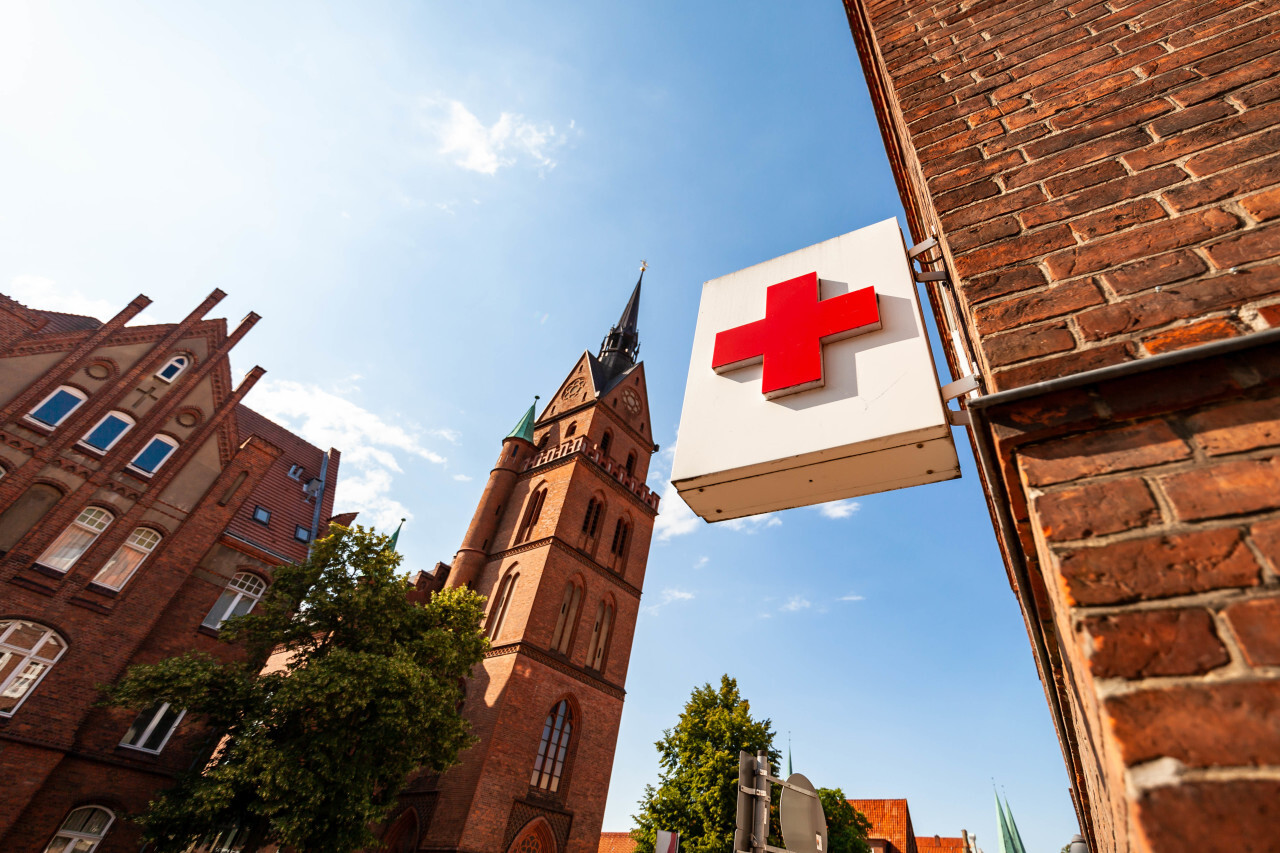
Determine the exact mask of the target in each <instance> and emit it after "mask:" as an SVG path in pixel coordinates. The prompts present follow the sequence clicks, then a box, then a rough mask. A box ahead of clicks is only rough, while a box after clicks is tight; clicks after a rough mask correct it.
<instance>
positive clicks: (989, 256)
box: [845, 0, 1280, 853]
mask: <svg viewBox="0 0 1280 853" xmlns="http://www.w3.org/2000/svg"><path fill="white" fill-rule="evenodd" d="M845 5H846V9H847V11H848V13H849V21H850V25H851V29H852V32H853V36H854V40H855V42H856V43H857V46H858V50H859V53H860V56H861V59H862V63H863V68H864V70H865V71H866V75H867V80H868V84H869V86H870V88H871V93H872V100H873V102H874V103H875V106H876V111H877V115H878V117H879V121H880V127H881V131H882V133H883V136H884V139H885V143H886V148H887V150H888V153H889V157H890V162H891V164H892V166H893V169H894V174H895V177H896V179H897V182H898V186H899V189H900V192H901V194H902V198H903V202H904V205H905V206H906V209H907V213H908V224H909V227H910V229H911V231H912V234H913V235H914V236H915V237H916V239H923V238H924V237H926V236H929V235H932V234H936V235H937V236H938V238H939V243H940V246H941V257H939V258H938V259H937V260H936V261H934V262H933V268H935V269H938V268H942V267H945V268H946V269H947V270H948V271H950V273H951V277H952V279H953V286H951V287H948V286H945V285H937V286H932V285H931V289H930V297H931V301H932V303H933V305H934V313H935V318H936V319H937V320H938V321H939V323H940V324H941V325H943V326H946V327H948V328H950V329H951V330H954V331H955V332H956V333H957V336H958V337H959V338H960V340H961V341H962V342H963V344H964V346H963V348H961V349H954V348H953V349H951V351H949V352H948V360H949V363H950V366H951V368H952V371H953V372H954V373H957V374H959V373H964V372H969V370H970V367H969V365H970V364H972V365H974V366H975V367H976V369H977V370H978V372H980V373H981V375H982V377H983V381H984V385H985V390H986V391H987V392H988V395H989V396H987V397H986V398H981V397H978V398H974V399H971V400H969V401H967V405H968V406H969V408H970V413H971V415H972V418H973V423H972V430H971V436H972V437H973V439H974V444H975V448H976V450H977V452H978V456H979V464H980V471H981V473H982V476H983V480H984V485H985V487H986V489H987V491H988V495H989V497H990V506H991V509H992V515H993V520H994V521H995V524H996V528H997V531H998V533H999V535H1000V538H1001V545H1002V549H1003V551H1004V555H1005V558H1006V563H1007V567H1008V573H1009V580H1010V583H1011V586H1012V587H1013V590H1014V592H1015V594H1016V595H1017V597H1018V601H1019V604H1020V606H1021V607H1022V609H1023V612H1024V615H1025V617H1026V620H1027V626H1028V631H1029V634H1030V638H1031V640H1032V646H1033V650H1034V652H1035V658H1036V662H1037V666H1038V667H1039V669H1040V675H1041V678H1042V681H1043V682H1044V685H1045V691H1046V696H1047V698H1048V700H1049V705H1050V709H1051V712H1052V715H1053V719H1054V722H1055V725H1056V727H1057V729H1058V735H1059V738H1060V740H1061V742H1062V746H1063V751H1064V755H1065V756H1066V759H1067V764H1068V770H1069V773H1070V776H1071V780H1072V788H1073V796H1074V799H1075V803H1076V807H1077V811H1078V813H1079V816H1080V821H1081V826H1082V831H1083V832H1084V834H1085V835H1086V837H1087V838H1088V841H1089V843H1090V846H1091V849H1093V850H1094V851H1096V853H1103V851H1112V850H1118V851H1146V850H1158V851H1166V850H1169V851H1171V850H1183V849H1198V850H1243V849H1270V848H1271V847H1274V837H1275V826H1276V819H1277V812H1276V805H1275V804H1276V782H1275V779H1276V774H1277V772H1280V770H1278V768H1280V728H1278V727H1277V724H1276V720H1277V719H1278V718H1280V715H1278V714H1277V707H1278V706H1277V701H1280V700H1278V699H1277V696H1278V694H1277V684H1280V678H1278V676H1277V670H1276V669H1275V666H1276V662H1277V660H1278V659H1280V658H1278V657H1277V649H1278V648H1280V621H1277V620H1276V618H1275V617H1276V615H1277V610H1278V609H1280V608H1277V607H1276V605H1275V601H1276V598H1277V592H1280V576H1278V575H1277V570H1278V569H1280V562H1278V561H1280V537H1278V536H1277V535H1276V530H1277V528H1278V527H1280V497H1277V496H1280V488H1277V474H1280V394H1278V393H1277V386H1278V385H1280V355H1277V344H1280V332H1277V331H1276V326H1277V324H1278V323H1280V263H1278V261H1280V230H1278V228H1277V224H1276V219H1277V215H1280V206H1278V205H1277V202H1276V200H1277V198H1278V197H1280V160H1278V159H1277V156H1276V151H1277V146H1278V145H1280V100H1277V99H1280V86H1277V85H1276V82H1275V81H1276V80H1277V79H1278V78H1280V39H1278V38H1277V33H1278V32H1280V8H1278V7H1277V6H1276V4H1275V3H1271V2H1245V3H1241V2H1226V0H1000V1H999V2H997V0H963V2H960V0H950V2H930V0H921V1H920V2H915V1H914V0H846V4H845ZM993 392H996V393H994V394H993ZM999 392H1004V393H999Z"/></svg>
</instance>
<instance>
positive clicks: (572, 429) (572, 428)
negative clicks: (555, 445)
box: [564, 422, 578, 438]
mask: <svg viewBox="0 0 1280 853" xmlns="http://www.w3.org/2000/svg"><path fill="white" fill-rule="evenodd" d="M577 431H578V424H577V422H574V423H571V424H569V428H568V429H567V430H565V431H564V437H565V438H568V437H569V436H571V435H573V434H574V433H575V432H577Z"/></svg>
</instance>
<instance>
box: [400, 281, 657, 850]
mask: <svg viewBox="0 0 1280 853" xmlns="http://www.w3.org/2000/svg"><path fill="white" fill-rule="evenodd" d="M641 275H642V277H643V273H642V274H641ZM639 310H640V283H639V282H637V284H636V287H635V290H634V291H633V292H632V294H631V298H630V300H629V301H628V302H627V305H626V308H625V310H624V311H623V313H622V317H621V319H620V320H619V321H618V324H617V325H616V326H614V327H613V328H612V329H611V330H610V332H609V334H608V335H607V336H606V337H605V339H604V343H603V345H602V346H601V349H600V352H599V355H598V356H594V355H591V354H590V353H589V352H584V353H583V354H582V357H581V358H579V359H578V361H577V363H576V364H575V365H574V366H573V368H572V370H570V371H569V374H568V376H567V377H566V378H565V380H564V382H563V383H562V384H561V385H560V388H559V390H557V391H556V393H555V395H554V396H553V397H552V398H551V400H550V402H549V403H548V404H547V406H546V407H545V408H544V409H543V411H542V414H541V416H538V417H536V418H535V414H536V412H535V408H534V407H530V409H529V411H528V412H526V413H525V415H524V417H523V418H522V419H521V420H520V422H519V423H518V424H517V425H516V428H515V429H514V430H512V432H511V434H510V435H508V436H507V437H506V438H505V439H504V440H503V442H502V450H501V453H500V454H499V456H498V460H497V462H496V464H495V466H494V468H493V470H492V472H490V474H489V480H488V482H487V483H486V484H485V488H484V492H483V495H482V496H481V499H480V504H479V506H478V507H476V511H475V515H474V517H473V518H472V521H471V525H470V527H469V528H468V529H467V532H466V536H465V537H464V538H463V541H462V547H461V548H459V550H458V552H457V555H456V556H455V557H454V558H453V561H452V563H451V564H449V565H444V564H439V565H437V567H436V569H435V572H434V573H433V574H428V573H425V572H424V573H421V574H420V575H419V578H418V582H417V587H418V589H419V590H420V591H421V593H422V594H429V593H430V592H431V591H433V590H435V589H438V588H441V587H444V586H447V587H458V586H468V587H471V588H473V589H476V590H478V591H480V592H482V593H484V594H485V595H486V596H488V599H489V602H488V612H487V614H486V616H485V622H484V629H485V633H486V634H487V635H488V637H489V639H490V642H491V644H492V647H491V648H490V650H489V651H488V652H487V653H486V656H485V659H484V661H483V663H482V664H481V666H480V667H479V668H478V670H477V671H476V673H475V674H474V675H473V676H472V678H471V680H470V682H469V684H468V688H467V697H466V703H465V705H464V707H463V713H464V714H465V715H466V717H467V718H468V719H469V720H470V722H471V725H472V733H473V734H475V735H477V736H478V737H479V739H480V741H479V743H478V744H477V745H475V746H474V747H472V748H471V749H469V750H467V751H466V752H464V753H463V755H462V758H461V763H460V764H459V765H458V766H456V767H453V768H451V769H449V770H448V771H447V772H445V773H444V774H443V775H441V776H435V775H424V776H422V777H420V778H418V779H416V780H414V781H413V782H411V783H410V785H409V786H408V788H407V790H406V791H405V793H404V795H403V796H402V803H401V807H400V809H399V810H398V812H396V813H393V814H392V815H391V818H390V820H389V821H388V827H387V829H386V831H385V833H384V834H383V838H384V839H385V843H386V846H387V849H389V850H393V851H411V850H432V851H446V850H447V851H477V852H478V851H484V853H500V851H508V850H509V851H518V853H563V852H564V851H569V853H594V851H595V850H596V847H597V845H598V843H599V837H600V825H601V823H602V821H603V819H604V806H605V797H606V795H607V793H608V790H609V776H610V773H611V772H612V770H613V753H614V746H615V744H616V742H617V737H618V725H619V722H620V718H621V715H622V701H623V696H624V686H625V684H626V677H627V665H628V662H629V660H630V655H631V641H632V635H633V632H634V629H635V622H636V615H637V611H638V609H639V605H640V590H641V588H642V586H643V585H644V572H645V563H646V561H647V560H648V556H649V540H650V537H651V535H652V533H653V520H654V517H655V516H656V515H657V511H658V496H657V495H656V494H654V493H652V492H651V491H649V488H648V487H647V486H646V485H645V477H646V475H647V474H648V470H649V459H650V456H651V455H652V454H653V453H654V452H655V451H656V450H657V449H658V446H657V445H656V444H655V443H654V442H653V438H652V432H653V431H652V426H651V425H650V422H649V407H648V393H647V391H646V387H645V375H644V364H643V363H637V361H636V356H637V353H638V350H639V345H640V341H639V336H638V333H637V319H638V316H639Z"/></svg>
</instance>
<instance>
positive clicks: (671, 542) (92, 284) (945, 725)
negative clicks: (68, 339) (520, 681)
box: [0, 0, 1076, 853]
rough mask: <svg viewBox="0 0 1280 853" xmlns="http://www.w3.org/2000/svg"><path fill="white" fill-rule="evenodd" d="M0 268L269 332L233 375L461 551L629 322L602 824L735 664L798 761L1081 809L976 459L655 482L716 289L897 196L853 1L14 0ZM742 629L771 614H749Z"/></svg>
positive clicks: (421, 530) (937, 819) (972, 819)
mask: <svg viewBox="0 0 1280 853" xmlns="http://www.w3.org/2000/svg"><path fill="white" fill-rule="evenodd" d="M0 186H2V187H4V191H3V195H2V197H0V288H2V289H4V291H5V292H8V293H10V294H11V295H14V296H15V297H17V298H19V299H21V300H22V301H24V302H27V303H28V304H32V305H34V306H37V307H44V308H51V309H55V310H65V311H78V312H84V313H96V314H98V315H99V316H105V315H108V314H111V313H114V312H115V311H116V310H118V309H119V307H121V306H122V305H123V304H124V303H125V302H126V301H127V300H128V299H130V298H131V297H133V296H134V295H136V294H137V293H140V292H141V293H146V294H147V295H149V296H150V297H152V298H153V299H154V300H155V304H154V305H153V306H152V308H151V309H149V311H148V315H149V316H150V317H152V318H154V319H156V320H161V321H168V320H175V319H177V318H179V317H180V316H182V315H183V314H185V313H186V312H187V311H188V310H190V308H191V307H193V306H194V305H195V304H196V303H197V302H198V301H199V300H200V299H201V298H202V297H203V296H204V295H205V294H206V293H207V292H208V291H210V290H212V289H213V288H215V287H220V288H222V289H223V290H225V291H227V292H228V294H229V297H228V298H227V299H226V300H225V301H224V303H223V304H222V305H221V306H219V308H218V310H217V312H216V313H217V314H218V315H220V316H227V317H229V318H230V319H231V320H232V321H233V322H234V321H235V320H238V319H239V318H240V317H242V316H243V315H244V314H245V313H247V312H248V311H250V310H253V311H257V312H258V313H260V314H261V315H263V318H264V319H263V321H262V322H261V323H260V324H259V325H258V326H257V327H256V328H255V329H254V330H253V332H252V333H251V334H250V335H249V337H248V338H247V339H246V340H245V341H244V342H243V343H242V344H241V345H240V346H239V347H238V348H237V350H236V351H235V353H234V361H233V363H234V367H235V370H236V371H237V372H238V373H243V372H244V371H247V370H248V369H249V368H250V367H252V366H253V365H254V364H262V365H263V366H264V367H266V368H267V369H268V374H267V377H266V378H265V379H264V380H263V381H262V383H260V385H259V386H258V388H256V389H255V390H254V391H253V393H252V394H251V396H250V398H249V401H248V402H249V403H250V405H252V406H255V407H257V408H259V409H260V410H262V411H263V412H264V413H266V414H268V415H271V416H273V417H275V418H277V419H279V420H281V421H283V422H285V423H287V424H288V425H290V426H292V427H293V428H295V429H296V430H298V431H300V432H301V433H303V434H304V435H305V436H306V437H308V438H309V439H311V440H312V441H314V442H316V443H320V444H326V445H327V444H332V445H334V446H337V447H339V448H340V449H341V450H342V451H343V453H344V457H343V465H342V485H341V487H340V492H339V509H359V510H362V519H363V520H365V521H367V522H368V521H372V522H375V523H378V524H382V525H387V524H392V523H394V521H395V520H397V519H399V518H400V517H401V516H407V517H408V518H409V519H410V521H409V523H408V524H407V525H406V528H405V533H404V535H403V536H402V538H401V540H400V541H401V544H402V550H403V551H404V553H405V554H406V558H407V559H406V565H407V566H408V567H409V568H410V569H413V570H416V569H418V568H429V567H431V566H432V565H434V564H435V562H436V561H437V560H440V559H445V560H447V559H448V558H449V557H450V556H451V555H452V554H453V552H454V550H455V549H456V548H457V544H458V541H459V538H460V536H461V534H462V532H463V530H464V529H465V527H466V524H467V522H468V521H469V519H470V515H471V512H472V509H473V508H474V506H475V503H476V501H477V499H478V497H479V493H480V489H481V487H482V485H483V480H484V478H485V476H486V475H487V472H488V470H489V467H490V466H491V463H492V461H493V459H494V457H495V455H496V453H497V451H498V448H499V442H500V439H501V437H502V436H503V435H505V434H506V432H507V431H508V430H509V429H510V427H511V426H512V425H513V424H514V423H515V421H516V420H517V418H518V417H519V416H520V414H521V412H522V411H523V409H524V407H526V406H527V405H528V403H529V401H530V399H531V397H532V395H533V394H542V395H543V397H544V399H545V398H546V397H547V396H548V395H550V394H551V393H553V392H554V390H555V388H556V387H557V385H558V384H559V382H560V380H561V379H562V377H563V375H564V374H565V373H566V372H567V371H568V370H569V368H570V367H571V366H572V364H573V362H574V360H575V358H576V357H577V355H578V354H579V353H580V352H581V351H582V350H583V349H584V348H590V349H595V348H596V347H598V346H599V343H600V339H601V337H602V336H603V334H604V332H605V331H606V330H607V328H608V326H609V324H610V323H611V322H612V321H614V320H615V319H616V317H617V315H618V313H619V311H620V310H621V308H622V305H623V303H624V301H625V299H626V297H627V294H628V292H629V290H630V288H631V286H632V284H633V283H634V281H635V276H636V270H637V267H638V264H639V261H640V259H641V258H646V259H647V260H648V261H649V263H650V271H649V272H648V273H647V274H646V279H645V294H644V303H643V306H642V313H641V341H642V350H641V354H642V356H643V358H644V360H645V362H646V368H647V373H648V381H649V388H650V393H651V395H652V397H651V401H650V402H651V407H652V411H653V426H654V431H655V437H656V439H657V440H658V442H659V443H660V444H661V445H662V447H663V452H662V454H660V455H659V456H658V457H657V458H656V459H655V464H654V466H653V476H652V477H651V478H650V485H651V487H653V488H654V489H656V490H659V491H663V492H665V500H664V503H663V508H664V513H663V515H662V516H661V518H660V526H659V530H658V535H657V537H656V538H655V542H654V547H653V550H652V554H651V557H650V561H649V569H648V577H647V580H646V583H645V598H644V605H645V610H644V612H643V614H642V616H641V619H640V623H639V625H638V627H637V632H636V641H635V648H634V651H633V656H632V664H631V672H630V675H629V680H628V684H627V689H628V700H627V705H626V710H625V713H624V716H623V724H622V731H621V733H620V736H619V743H618V753H617V761H616V762H615V766H614V773H613V785H612V789H611V791H610V796H609V805H608V811H607V814H606V819H605V828H606V829H609V830H623V829H628V828H629V827H630V825H631V824H630V815H631V813H632V812H633V811H634V807H635V802H636V800H637V799H638V798H639V796H640V794H641V790H642V788H643V786H644V784H645V783H646V782H650V781H653V780H654V779H655V778H656V773H657V762H656V753H655V751H654V749H653V742H654V741H655V740H657V739H658V738H659V737H660V736H661V733H662V729H663V728H665V727H668V726H670V725H671V724H672V723H673V722H674V720H675V718H676V715H677V714H678V712H679V710H680V707H681V705H682V704H683V702H684V700H685V699H686V698H687V696H688V694H689V691H690V690H691V689H692V688H693V687H694V686H695V685H697V684H700V683H702V682H706V681H715V680H716V679H718V677H719V675H720V674H721V673H723V672H728V673H730V674H732V675H734V676H736V677H737V678H738V680H739V683H740V685H741V687H742V690H743V692H744V694H745V695H746V696H747V697H748V698H750V700H751V702H752V707H753V709H754V711H755V713H757V714H758V715H761V716H768V717H770V718H771V719H772V720H773V722H774V726H775V728H776V730H777V731H778V733H779V735H780V740H779V743H780V744H781V745H784V746H785V740H786V736H787V732H790V733H791V738H792V744H793V751H794V755H795V765H796V769H797V770H799V771H802V772H804V773H806V774H807V775H808V776H809V777H810V778H811V779H813V780H815V782H817V783H818V784H821V785H829V786H833V787H834V786H839V787H842V788H843V789H844V790H845V792H846V793H847V794H848V795H849V796H855V797H903V796H905V797H907V798H908V800H909V802H910V806H911V811H912V817H913V822H914V824H915V828H916V830H917V832H918V833H920V834H929V835H932V834H935V833H936V834H942V835H956V834H958V833H959V831H960V829H961V828H962V827H963V828H966V829H968V830H970V831H971V832H977V833H978V837H979V843H980V844H981V846H983V847H984V848H986V850H987V851H989V853H994V851H995V850H996V849H997V843H996V839H995V836H994V834H993V833H994V825H995V816H994V811H993V809H992V805H991V785H992V780H993V779H994V780H995V782H996V783H997V784H998V785H1000V786H1002V787H1003V788H1004V789H1005V790H1007V792H1008V795H1009V798H1010V801H1011V803H1012V805H1013V808H1014V812H1015V813H1016V815H1017V818H1018V821H1019V825H1020V827H1021V829H1022V834H1023V837H1024V838H1025V839H1026V840H1027V842H1028V846H1029V849H1032V850H1043V851H1056V850H1058V849H1059V848H1060V847H1061V846H1062V845H1063V844H1064V843H1065V842H1066V841H1067V840H1068V839H1069V838H1070V836H1071V835H1072V833H1073V832H1075V831H1076V829H1075V819H1074V815H1073V813H1072V810H1071V806H1070V800H1069V798H1068V794H1067V787H1068V781H1067V777H1066V773H1065V771H1064V769H1063V765H1062V759H1061V754H1060V752H1059V750H1058V746H1057V742H1056V739H1055V737H1054V734H1053V730H1052V727H1051V725H1050V722H1049V715H1048V711H1047V709H1046V706H1045V701H1044V694H1043V691H1042V690H1041V687H1040V684H1039V682H1038V681H1037V679H1036V676H1035V671H1034V666H1033V663H1032V658H1031V653H1030V648H1029V645H1028V642H1027V637H1026V632H1025V630H1024V628H1023V625H1022V620H1021V616H1020V615H1019V612H1018V609H1017V606H1016V603H1015V601H1014V597H1013V595H1012V593H1011V592H1010V591H1009V588H1008V584H1007V582H1006V580H1005V574H1004V568H1003V566H1002V564H1001V561H1000V558H999V555H998V553H997V550H996V546H995V541H994V538H993V535H992V532H991V526H990V521H989V519H988V516H987V513H986V509H985V507H984V504H983V499H982V495H981V492H980V490H979V486H978V480H977V477H976V474H975V472H974V469H973V465H972V461H971V460H972V456H971V454H970V453H969V451H968V448H967V447H966V446H963V436H961V435H960V434H959V433H957V436H958V439H959V440H960V442H961V445H962V446H961V458H962V460H963V461H964V464H965V471H964V474H965V476H964V478H963V479H961V480H959V481H953V482H949V483H943V484H938V485H933V486H927V487H921V488H917V489H912V490H908V491H903V492H895V493H889V494H884V495H877V496H871V497H867V498H862V499H859V500H858V501H856V502H848V503H843V504H839V505H832V506H828V507H826V508H825V509H802V510H793V511H790V512H785V513H781V514H778V515H774V516H770V517H768V518H765V519H757V520H750V521H744V522H742V523H738V524H735V525H733V526H730V525H718V526H715V527H709V526H706V525H704V524H702V523H701V522H700V521H695V520H693V519H691V518H690V517H689V515H688V514H687V511H683V512H682V510H684V508H683V506H682V505H681V504H680V503H679V499H678V498H677V497H675V496H674V493H672V492H670V491H669V490H668V489H665V488H664V476H665V474H666V473H667V471H668V470H669V466H670V456H669V451H670V448H671V446H672V445H673V444H674V442H675V439H676V434H677V427H678V419H679V414H680V402H681V395H682V386H683V381H684V376H685V374H686V371H687V364H688V354H689V347H690V342H691V340H692V334H693V325H694V319H695V313H696V307H697V298H698V293H699V289H700V286H701V283H702V282H703V281H705V280H707V279H710V278H715V277H718V276H720V275H724V274H726V273H728V272H732V271H734V270H737V269H740V268H742V267H745V266H748V265H750V264H754V263H756V262H758V261H761V260H765V259H767V258H770V257H773V256H775V255H778V254H782V253H785V252H789V251H792V250H795V249H797V248H801V247H803V246H807V245H810V244H812V243H816V242H818V241H821V240H824V239H827V238H829V237H832V236H835V235H837V234H840V233H843V232H845V231H848V230H852V229H854V228H858V227H861V226H864V225H867V224H870V223H872V222H876V221H879V220H881V219H884V218H887V217H890V216H894V215H898V216H900V215H901V214H900V206H899V202H898V199H897V195H896V191H895V188H894V186H893V181H892V177H891V175H890V172H889V167H888V163H887V160H886V158H885V155H884V151H883V148H882V145H881V142H880V138H879V134H878V132H877V130H876V125H875V121H874V117H873V114H872V112H871V108H870V104H869V102H868V98H867V94H866V90H865V87H864V85H863V82H862V78H861V73H860V69H859V66H858V61H857V56H856V53H855V51H854V46H853V42H852V39H851V38H850V36H849V31H848V26H847V24H846V22H845V19H844V15H843V10H842V7H841V4H840V3H838V2H836V0H823V2H818V0H812V1H811V2H802V3H787V4H783V3H774V2H720V3H712V2H706V3H699V4H690V3H675V2H656V3H645V4H604V3H596V4H567V3H554V2H546V3H538V4H532V3H529V4H500V3H491V2H476V3H468V4H462V3H452V4H447V3H430V2H412V3H410V2H362V3H358V4H356V3H351V4H346V5H342V6H337V5H329V6H323V5H320V4H316V3H286V2H279V3H272V4H261V3H232V2H220V3H216V4H214V3H207V4H203V5H196V4H185V3H164V4H159V3H156V4H152V5H145V4H130V3H121V2H110V3H100V4H92V5H85V4H74V3H71V2H63V3H45V2H38V3H29V4H27V3H23V2H16V3H15V2H10V3H7V4H5V5H4V6H3V8H0ZM759 631H764V632H766V633H767V635H768V641H767V642H766V643H764V644H759V643H756V644H754V645H753V644H752V643H751V642H748V641H747V639H746V638H747V637H748V636H754V635H756V633H757V632H759Z"/></svg>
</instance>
